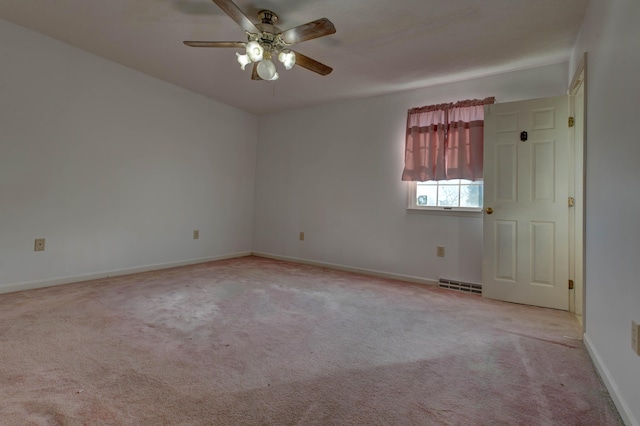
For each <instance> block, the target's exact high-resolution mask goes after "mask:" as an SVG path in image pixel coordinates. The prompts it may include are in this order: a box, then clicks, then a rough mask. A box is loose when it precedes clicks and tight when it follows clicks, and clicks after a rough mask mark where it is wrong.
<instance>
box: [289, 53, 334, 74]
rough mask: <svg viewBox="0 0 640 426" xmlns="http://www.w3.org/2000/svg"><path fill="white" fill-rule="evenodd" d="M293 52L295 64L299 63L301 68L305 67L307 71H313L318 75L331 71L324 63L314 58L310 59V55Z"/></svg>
mask: <svg viewBox="0 0 640 426" xmlns="http://www.w3.org/2000/svg"><path fill="white" fill-rule="evenodd" d="M295 54H296V65H299V66H301V67H302V68H306V69H308V70H309V71H313V72H315V73H318V74H320V75H327V74H331V71H333V68H331V67H329V66H327V65H325V64H321V63H320V62H318V61H316V60H315V59H311V58H310V57H308V56H305V55H303V54H302V53H298V52H295Z"/></svg>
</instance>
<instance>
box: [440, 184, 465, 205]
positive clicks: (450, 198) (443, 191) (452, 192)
mask: <svg viewBox="0 0 640 426" xmlns="http://www.w3.org/2000/svg"><path fill="white" fill-rule="evenodd" d="M459 188H460V187H459V186H458V185H440V190H439V191H438V206H442V207H458V201H459V199H458V191H459Z"/></svg>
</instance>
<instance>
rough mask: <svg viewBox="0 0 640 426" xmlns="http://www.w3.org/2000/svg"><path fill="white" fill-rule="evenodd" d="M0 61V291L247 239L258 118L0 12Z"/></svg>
mask: <svg viewBox="0 0 640 426" xmlns="http://www.w3.org/2000/svg"><path fill="white" fill-rule="evenodd" d="M0 63H1V64H2V66H1V67H0V291H6V290H7V289H17V288H23V287H24V286H23V287H21V284H24V283H31V286H32V287H33V286H37V285H38V284H34V282H40V281H44V282H45V283H47V282H48V283H52V282H53V283H56V282H64V281H73V280H74V279H77V278H79V277H82V276H87V275H88V276H91V275H92V274H99V273H102V272H106V271H121V270H124V269H127V268H140V267H145V266H148V265H156V264H173V263H176V262H181V261H188V260H192V259H202V258H210V257H216V256H224V255H229V254H233V253H238V252H247V251H250V250H251V245H252V232H253V193H254V182H255V158H256V157H255V155H256V144H257V117H255V116H253V115H251V114H247V113H245V112H242V111H240V110H237V109H233V108H231V107H228V106H225V105H223V104H221V103H219V102H216V101H213V100H210V99H207V98H204V97H202V96H199V95H196V94H193V93H191V92H188V91H186V90H184V89H181V88H178V87H176V86H172V85H170V84H167V83H164V82H161V81H159V80H156V79H153V78H151V77H148V76H146V75H143V74H140V73H138V72H135V71H133V70H130V69H128V68H125V67H123V66H120V65H118V64H116V63H113V62H110V61H107V60H104V59H102V58H99V57H97V56H94V55H92V54H89V53H87V52H83V51H81V50H78V49H75V48H72V47H70V46H68V45H65V44H62V43H60V42H57V41H54V40H52V39H50V38H47V37H44V36H42V35H39V34H37V33H34V32H32V31H29V30H26V29H24V28H21V27H18V26H15V25H13V24H10V23H8V22H6V21H2V20H0ZM212 84H213V81H212ZM194 229H199V230H200V239H199V240H197V241H196V240H193V239H192V231H193V230H194ZM35 238H46V251H45V252H39V253H34V251H33V244H34V239H35ZM40 284H42V283H40ZM27 287H28V286H27Z"/></svg>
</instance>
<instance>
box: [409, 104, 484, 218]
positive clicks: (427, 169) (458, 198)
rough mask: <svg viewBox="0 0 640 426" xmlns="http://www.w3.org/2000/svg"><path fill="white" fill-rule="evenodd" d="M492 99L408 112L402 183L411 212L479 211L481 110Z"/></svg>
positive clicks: (481, 171)
mask: <svg viewBox="0 0 640 426" xmlns="http://www.w3.org/2000/svg"><path fill="white" fill-rule="evenodd" d="M494 102H495V98H493V97H491V98H486V99H482V100H479V99H471V100H466V101H459V102H456V103H448V104H436V105H427V106H424V107H420V108H412V109H410V110H409V111H408V113H407V133H406V139H405V163H404V170H403V172H402V180H403V181H409V182H410V183H409V205H408V208H410V209H420V210H462V211H465V210H466V211H481V210H482V197H483V186H482V175H483V166H484V165H483V146H484V106H485V105H489V104H492V103H494Z"/></svg>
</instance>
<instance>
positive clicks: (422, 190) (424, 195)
mask: <svg viewBox="0 0 640 426" xmlns="http://www.w3.org/2000/svg"><path fill="white" fill-rule="evenodd" d="M437 194H438V186H437V185H425V184H420V183H418V184H417V185H416V204H417V205H419V206H435V205H436V200H437Z"/></svg>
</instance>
